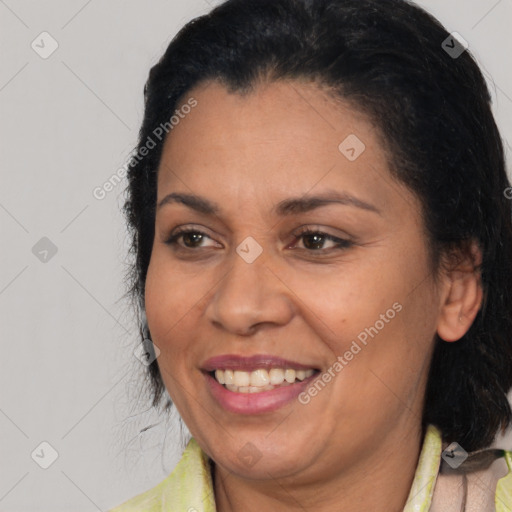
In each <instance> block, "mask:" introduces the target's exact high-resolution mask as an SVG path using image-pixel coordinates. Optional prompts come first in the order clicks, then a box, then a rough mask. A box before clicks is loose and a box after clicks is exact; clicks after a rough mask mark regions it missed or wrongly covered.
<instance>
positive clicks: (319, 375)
mask: <svg viewBox="0 0 512 512" xmlns="http://www.w3.org/2000/svg"><path fill="white" fill-rule="evenodd" d="M185 96H186V98H185V100H184V101H183V104H185V103H186V102H187V100H188V99H189V98H190V97H193V98H194V99H195V100H196V101H197V104H196V105H195V106H194V107H193V108H190V109H188V108H186V109H183V110H181V111H180V112H181V117H180V120H179V123H178V124H176V125H175V126H174V128H173V129H172V131H171V132H170V134H169V136H168V137H167V140H166V143H165V146H164V150H163V154H162V159H161V163H160V167H159V171H158V194H157V195H158V197H157V204H158V205H160V203H161V202H162V201H163V203H162V205H161V206H158V207H157V213H156V224H155V238H154V245H153V248H152V256H151V261H150V265H149V269H148V274H147V283H146V295H145V299H146V314H147V318H148V324H149V328H150V331H151V335H152V339H153V341H154V343H155V344H156V345H157V346H158V348H159V349H160V351H161V353H160V356H159V358H158V359H157V361H158V365H159V368H160V371H161V373H162V377H163V380H164V382H165V385H166V387H167V390H168V392H169V394H170V396H171V398H172V400H173V402H174V404H175V405H176V407H177V408H178V410H179V413H180V415H181V417H182V418H183V419H184V421H185V422H186V424H187V426H188V428H189V429H190V431H191V433H192V435H193V436H194V437H195V438H196V439H197V440H198V442H199V444H200V445H201V446H202V447H203V449H204V450H205V451H206V452H207V453H208V454H209V455H210V456H211V457H212V458H213V459H214V460H215V461H216V463H217V464H219V465H220V466H221V467H223V468H225V469H226V470H229V471H230V472H231V473H234V474H237V475H239V476H242V477H254V478H259V479H266V478H271V477H272V478H276V477H285V476H291V475H294V477H295V478H297V477H299V476H301V477H303V478H304V481H306V480H309V481H311V479H315V478H325V477H326V475H329V474H332V472H333V471H343V469H344V468H347V467H351V466H353V465H354V464H358V462H360V461H362V460H363V459H364V458H365V456H368V455H369V454H370V453H375V450H377V449H378V447H379V449H381V450H385V449H388V450H391V449H392V450H396V449H399V446H400V445H399V443H400V441H401V439H402V438H403V436H404V435H407V434H411V432H414V435H418V433H419V429H420V422H421V412H422V405H423V396H424V391H425V384H426V377H427V371H428V366H429V362H430V356H431V351H432V347H433V337H434V334H435V332H436V325H437V322H438V318H439V310H440V293H439V291H438V289H437V287H436V286H435V285H434V281H433V276H432V274H431V269H430V267H429V263H428V262H429V260H428V252H427V249H428V247H427V240H426V238H425V235H424V230H423V223H422V219H421V215H420V205H419V202H418V200H417V199H416V198H415V196H414V195H413V194H412V193H411V192H410V191H408V189H406V188H405V187H404V186H402V185H400V184H398V183H397V182H396V181H394V180H393V179H392V177H391V174H390V172H389V170H388V167H387V163H386V158H385V154H384V150H383V148H382V145H381V143H380V142H379V139H378V135H377V131H376V129H375V127H374V126H373V125H372V124H371V123H370V122H369V121H368V120H367V119H366V118H365V117H364V116H363V115H361V114H360V113H358V112H357V111H356V110H354V109H353V108H350V107H349V106H348V104H343V103H341V102H339V103H337V102H334V100H332V99H330V98H328V97H327V96H325V95H324V94H322V93H321V92H320V90H318V89H317V88H315V86H313V85H308V84H303V83H299V82H287V83H285V82H280V83H272V84H270V85H266V86H259V87H258V88H257V89H256V90H255V92H253V93H251V94H249V95H247V96H246V97H242V96H240V95H238V94H230V93H228V92H227V90H226V89H225V88H223V86H221V85H219V84H217V83H213V82H211V83H208V84H204V85H202V86H200V87H198V88H195V89H194V90H192V91H190V92H189V93H188V94H187V95H185ZM185 111H186V112H189V113H188V114H184V112H185ZM363 145H364V146H363ZM171 193H172V194H183V195H192V194H193V195H194V196H197V197H198V198H199V199H200V200H201V205H202V206H203V208H199V207H198V208H193V207H191V206H187V205H185V204H183V203H182V202H181V201H178V200H172V198H170V197H167V196H168V194H171ZM335 195H336V196H337V197H338V199H339V202H324V203H321V202H319V201H312V202H309V203H308V202H307V201H309V200H310V199H312V198H313V197H317V196H330V197H331V198H334V196H335ZM166 197H167V199H166V200H164V199H165V198H166ZM292 199H293V200H297V201H299V202H304V204H303V207H301V206H300V204H301V203H299V204H298V205H296V206H295V207H292V206H288V207H286V206H285V204H284V202H286V201H290V200H292ZM206 203H208V205H213V206H214V208H215V210H216V211H215V213H211V212H210V213H209V212H208V211H207V210H208V208H206V207H205V206H206ZM178 228H180V229H186V230H189V231H192V233H189V234H188V235H187V234H185V235H181V236H178V237H177V238H176V239H175V241H174V242H175V243H174V244H169V243H167V242H166V241H167V240H168V239H169V238H170V237H171V236H172V235H173V234H176V230H177V229H178ZM305 228H307V229H310V230H311V231H312V232H313V234H301V230H304V229H305ZM315 233H316V234H315ZM329 237H333V239H330V238H329ZM253 356H256V357H255V358H253ZM258 356H261V357H258ZM248 358H253V359H248ZM282 359H285V360H287V361H286V362H285V361H282ZM293 369H295V370H297V371H295V372H292V371H290V370H293ZM301 369H302V371H300V370H301ZM214 370H222V372H218V373H217V374H218V376H219V379H220V380H221V381H222V379H224V381H229V382H231V386H235V387H231V390H229V389H227V388H226V387H225V386H224V385H222V384H220V383H219V382H217V380H216V379H215V378H213V377H212V372H213V371H214ZM257 370H258V371H257ZM271 370H272V371H271ZM286 370H288V371H286ZM307 370H315V373H314V374H313V375H312V376H310V377H309V376H308V375H309V374H310V373H311V371H307ZM283 377H284V378H285V381H284V382H282V379H283ZM251 379H252V380H251ZM270 379H272V381H270ZM294 379H295V380H294ZM301 379H302V380H301ZM288 380H291V381H293V382H294V383H293V384H291V383H290V384H288V382H287V381H288ZM270 382H275V383H279V382H282V383H281V384H276V386H275V387H272V388H269V387H265V386H271V385H272V384H271V383H270ZM253 385H254V387H253ZM249 386H251V387H249ZM383 447H384V448H383ZM386 447H387V448H386Z"/></svg>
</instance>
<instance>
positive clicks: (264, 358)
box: [201, 354, 316, 372]
mask: <svg viewBox="0 0 512 512" xmlns="http://www.w3.org/2000/svg"><path fill="white" fill-rule="evenodd" d="M262 368H265V369H270V368H285V369H286V368H292V369H294V370H309V369H316V368H315V366H313V365H305V364H301V363H298V362H296V361H291V360H289V359H284V358H282V357H277V356H272V355H268V354H255V355H253V356H239V355H236V354H224V355H220V356H215V357H212V358H210V359H207V360H206V361H205V362H204V363H203V364H202V366H201V369H202V370H204V371H207V372H212V371H214V370H240V371H247V372H250V371H254V370H258V369H262Z"/></svg>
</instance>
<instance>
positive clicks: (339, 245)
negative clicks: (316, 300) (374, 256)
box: [164, 224, 355, 257]
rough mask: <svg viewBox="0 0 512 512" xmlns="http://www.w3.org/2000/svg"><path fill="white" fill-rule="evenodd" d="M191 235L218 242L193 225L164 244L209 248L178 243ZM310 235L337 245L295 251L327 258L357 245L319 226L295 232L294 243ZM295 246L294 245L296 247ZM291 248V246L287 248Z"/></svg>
mask: <svg viewBox="0 0 512 512" xmlns="http://www.w3.org/2000/svg"><path fill="white" fill-rule="evenodd" d="M189 233H197V234H200V235H202V236H206V237H207V238H209V239H210V240H212V241H214V242H216V240H215V239H214V238H213V237H211V236H210V235H209V234H208V233H206V232H205V231H204V228H202V227H201V228H197V227H195V226H193V225H182V226H178V227H176V228H175V229H173V230H172V231H171V234H170V235H169V236H167V237H166V239H165V240H164V243H165V244H167V245H169V246H172V248H173V249H175V250H177V251H184V252H189V253H194V252H199V249H206V248H208V247H195V248H194V247H192V248H191V247H184V246H182V245H180V244H179V243H178V239H180V238H181V237H182V236H183V235H186V234H189ZM309 234H319V235H321V236H323V237H324V240H326V241H330V242H332V243H334V244H336V245H335V246H334V247H329V248H327V249H324V248H322V249H317V250H315V249H307V248H304V249H303V248H298V249H295V250H298V251H301V252H305V253H308V254H311V255H314V256H315V257H321V256H322V255H324V256H327V255H330V254H331V253H332V252H340V251H343V250H346V249H348V248H350V247H352V246H353V245H355V242H354V239H353V237H351V236H349V235H347V234H344V235H341V236H336V235H334V234H332V233H330V232H329V231H326V230H325V229H324V228H322V227H321V226H318V225H311V224H307V225H303V226H300V227H299V228H297V229H295V230H294V232H293V242H295V244H296V243H298V242H299V241H300V240H301V239H302V238H303V237H304V236H306V235H309ZM295 244H294V245H295ZM287 247H289V245H288V246H287Z"/></svg>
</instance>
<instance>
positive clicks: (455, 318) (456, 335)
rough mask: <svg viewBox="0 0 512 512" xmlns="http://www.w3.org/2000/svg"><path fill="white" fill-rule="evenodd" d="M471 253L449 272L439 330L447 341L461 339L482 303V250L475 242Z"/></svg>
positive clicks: (440, 334)
mask: <svg viewBox="0 0 512 512" xmlns="http://www.w3.org/2000/svg"><path fill="white" fill-rule="evenodd" d="M469 258H470V256H469V255H468V257H467V258H465V259H464V260H463V261H462V262H460V263H459V264H457V266H456V267H455V268H453V269H452V270H450V271H448V272H447V273H446V276H445V287H444V290H443V294H442V297H441V298H442V302H441V310H440V313H439V319H438V324H437V334H438V335H439V337H440V338H441V339H443V340H444V341H448V342H451V341H457V340H460V339H461V338H462V337H463V336H464V334H466V332H467V331H468V330H469V328H470V327H471V325H472V323H473V321H474V320H475V317H476V315H477V314H478V311H479V310H480V307H481V305H482V299H483V290H482V284H481V275H480V270H479V265H480V264H481V261H482V254H481V251H480V249H479V248H478V246H477V245H476V243H475V242H473V243H472V245H471V260H470V259H469Z"/></svg>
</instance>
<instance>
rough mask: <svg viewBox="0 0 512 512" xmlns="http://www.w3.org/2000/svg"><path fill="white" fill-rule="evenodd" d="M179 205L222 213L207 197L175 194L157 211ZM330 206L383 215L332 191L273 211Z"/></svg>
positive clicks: (283, 204)
mask: <svg viewBox="0 0 512 512" xmlns="http://www.w3.org/2000/svg"><path fill="white" fill-rule="evenodd" d="M171 203H179V204H183V205H185V206H188V207H189V208H191V209H193V210H196V211H197V212H199V213H203V214H205V215H217V214H219V213H220V211H221V208H220V206H219V205H218V204H217V203H214V202H212V201H210V200H209V199H206V198H205V197H202V196H198V195H195V194H185V193H177V192H173V193H171V194H168V195H166V196H165V197H164V198H163V199H162V200H161V201H160V202H159V203H158V206H157V209H160V208H162V207H163V206H165V205H166V204H171ZM329 204H342V205H346V206H354V207H356V208H361V209H363V210H367V211H370V212H374V213H377V214H378V215H382V212H381V211H380V210H379V209H378V208H377V207H375V206H374V205H372V204H370V203H367V202H366V201H363V200H361V199H358V198H357V197H355V196H353V195H351V194H349V193H347V192H335V191H330V192H326V193H324V194H320V195H316V196H309V197H291V198H288V199H284V200H282V201H280V202H279V203H278V204H277V205H275V206H274V208H273V209H272V213H274V214H275V215H279V216H281V217H283V216H286V215H293V214H297V213H304V212H309V211H311V210H314V209H316V208H320V207H321V206H327V205H329Z"/></svg>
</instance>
